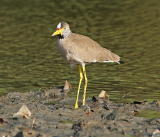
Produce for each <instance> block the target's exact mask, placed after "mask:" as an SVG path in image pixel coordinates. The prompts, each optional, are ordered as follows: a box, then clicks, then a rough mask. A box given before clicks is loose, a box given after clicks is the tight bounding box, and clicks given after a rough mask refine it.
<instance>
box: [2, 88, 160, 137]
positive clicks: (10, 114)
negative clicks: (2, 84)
mask: <svg viewBox="0 0 160 137" xmlns="http://www.w3.org/2000/svg"><path fill="white" fill-rule="evenodd" d="M63 89H64V88H63ZM63 89H62V88H61V89H48V90H45V91H37V92H25V93H18V92H10V93H8V94H6V95H4V96H1V97H0V136H5V137H38V136H41V137H64V136H66V137H83V136H84V137H89V136H91V137H103V136H112V137H124V136H126V137H128V136H136V137H141V136H145V137H150V136H153V137H154V134H155V135H160V102H159V101H152V102H147V101H143V102H139V101H134V102H132V103H115V102H112V101H110V100H109V99H107V98H99V97H92V98H88V99H87V105H86V106H84V107H83V106H81V100H79V104H80V107H79V108H78V109H74V106H73V105H74V102H75V98H73V97H69V96H67V93H68V91H67V90H63ZM23 105H25V106H27V108H28V110H29V111H30V112H31V115H30V116H26V117H24V116H22V117H20V116H17V117H14V115H15V114H16V113H17V112H18V111H19V109H20V108H21V107H22V106H23ZM147 113H149V115H148V116H147V115H145V114H147ZM143 116H145V117H143ZM149 116H150V117H149Z"/></svg>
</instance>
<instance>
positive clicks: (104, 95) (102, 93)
mask: <svg viewBox="0 0 160 137" xmlns="http://www.w3.org/2000/svg"><path fill="white" fill-rule="evenodd" d="M98 98H100V99H106V98H109V95H108V94H107V93H106V91H104V90H102V91H101V92H100V94H99V95H98Z"/></svg>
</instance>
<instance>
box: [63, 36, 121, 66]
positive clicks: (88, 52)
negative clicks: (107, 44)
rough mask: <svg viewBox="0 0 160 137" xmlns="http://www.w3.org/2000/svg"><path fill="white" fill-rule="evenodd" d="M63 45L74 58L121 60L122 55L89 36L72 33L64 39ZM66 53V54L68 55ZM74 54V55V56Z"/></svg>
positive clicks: (82, 60) (83, 60)
mask: <svg viewBox="0 0 160 137" xmlns="http://www.w3.org/2000/svg"><path fill="white" fill-rule="evenodd" d="M62 47H63V48H64V49H66V50H67V52H66V53H67V54H69V55H70V57H71V58H72V60H74V59H75V60H77V59H78V60H77V61H81V62H84V63H85V62H119V61H120V57H119V56H118V55H116V54H114V53H112V52H111V51H110V50H108V49H105V48H103V47H101V46H100V45H99V44H98V43H97V42H96V41H94V40H92V39H90V38H89V37H87V36H84V35H80V34H76V33H71V35H70V36H68V37H67V38H65V39H64V40H63V41H62ZM67 54H66V56H67ZM72 55H73V56H72Z"/></svg>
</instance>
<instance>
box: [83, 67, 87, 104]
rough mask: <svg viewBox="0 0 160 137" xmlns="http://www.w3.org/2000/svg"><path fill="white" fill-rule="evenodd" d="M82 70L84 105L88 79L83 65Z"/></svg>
mask: <svg viewBox="0 0 160 137" xmlns="http://www.w3.org/2000/svg"><path fill="white" fill-rule="evenodd" d="M82 70H83V74H84V80H85V83H84V93H83V105H85V103H86V91H87V84H88V79H87V75H86V68H85V66H82Z"/></svg>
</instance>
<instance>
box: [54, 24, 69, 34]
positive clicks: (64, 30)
mask: <svg viewBox="0 0 160 137" xmlns="http://www.w3.org/2000/svg"><path fill="white" fill-rule="evenodd" d="M70 33H71V30H70V27H69V24H68V23H66V22H60V23H58V25H57V28H56V31H55V32H54V33H53V34H52V36H60V37H67V36H69V35H70Z"/></svg>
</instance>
